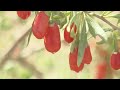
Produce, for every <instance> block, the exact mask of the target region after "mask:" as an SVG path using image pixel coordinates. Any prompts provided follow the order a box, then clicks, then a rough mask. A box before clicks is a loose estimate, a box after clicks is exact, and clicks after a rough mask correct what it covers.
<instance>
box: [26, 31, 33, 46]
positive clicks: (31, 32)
mask: <svg viewBox="0 0 120 90" xmlns="http://www.w3.org/2000/svg"><path fill="white" fill-rule="evenodd" d="M31 35H32V30H31V31H30V34H29V36H28V42H27V46H28V45H29V42H30V38H31Z"/></svg>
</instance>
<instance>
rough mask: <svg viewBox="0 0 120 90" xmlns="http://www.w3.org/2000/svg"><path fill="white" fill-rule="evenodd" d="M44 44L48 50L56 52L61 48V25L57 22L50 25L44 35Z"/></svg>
mask: <svg viewBox="0 0 120 90" xmlns="http://www.w3.org/2000/svg"><path fill="white" fill-rule="evenodd" d="M44 45H45V48H46V50H47V51H49V52H51V53H55V52H57V51H59V50H60V48H61V39H60V31H59V27H58V25H57V24H56V23H54V24H53V25H50V26H49V27H48V33H47V34H46V35H45V37H44Z"/></svg>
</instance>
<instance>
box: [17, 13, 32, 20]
mask: <svg viewBox="0 0 120 90" xmlns="http://www.w3.org/2000/svg"><path fill="white" fill-rule="evenodd" d="M17 15H18V16H19V17H20V18H21V19H23V20H25V19H27V18H28V17H29V16H30V15H31V11H17Z"/></svg>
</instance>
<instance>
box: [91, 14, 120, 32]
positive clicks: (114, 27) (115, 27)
mask: <svg viewBox="0 0 120 90" xmlns="http://www.w3.org/2000/svg"><path fill="white" fill-rule="evenodd" d="M93 16H95V17H97V18H99V19H101V20H102V21H104V22H105V23H107V24H108V25H110V26H111V27H112V28H113V29H114V30H120V28H119V27H117V26H115V25H113V24H112V23H111V22H109V21H108V20H107V19H105V18H104V17H103V16H99V15H97V14H95V13H94V14H93Z"/></svg>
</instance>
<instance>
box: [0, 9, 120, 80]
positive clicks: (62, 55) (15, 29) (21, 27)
mask: <svg viewBox="0 0 120 90" xmlns="http://www.w3.org/2000/svg"><path fill="white" fill-rule="evenodd" d="M115 13H119V12H115ZM34 17H35V14H34V13H32V14H31V16H30V17H29V18H28V19H27V20H21V19H20V18H19V17H18V16H17V14H16V11H0V79H11V78H12V79H37V78H44V79H95V77H96V72H97V71H96V69H97V65H98V64H99V63H100V62H102V61H106V62H107V63H108V68H107V76H106V78H119V77H120V75H119V74H120V73H119V70H118V71H115V70H113V69H111V68H110V67H109V62H108V61H109V60H105V58H104V57H102V56H100V54H99V53H98V51H96V50H98V48H99V49H101V50H103V52H102V51H101V52H102V53H104V52H105V50H106V48H107V45H106V44H103V45H99V46H97V45H96V44H95V41H96V40H98V39H96V40H95V39H93V38H91V39H90V40H89V43H90V46H91V47H92V49H91V51H92V56H93V60H92V62H91V64H90V65H85V66H84V69H83V70H82V71H81V72H79V73H76V72H74V71H71V70H70V67H69V53H70V44H67V43H66V42H65V41H64V38H63V30H61V32H60V33H61V42H62V45H61V49H60V51H58V52H57V53H55V54H52V53H49V52H48V51H47V50H46V49H45V47H44V40H43V39H41V40H38V39H36V38H35V37H34V36H33V35H32V36H31V39H30V42H29V45H28V46H27V41H28V36H27V37H26V38H23V39H22V42H20V43H19V44H18V45H17V47H16V48H15V50H14V51H13V52H12V53H11V54H10V55H8V56H5V55H6V53H7V52H8V51H9V50H10V49H11V47H12V46H13V45H14V44H15V42H16V41H17V40H18V39H19V38H20V37H22V36H23V35H24V33H26V32H27V30H28V29H29V28H30V27H31V25H32V22H33V20H34ZM109 20H110V21H111V22H112V23H116V19H115V20H114V19H109ZM98 21H99V20H98ZM99 22H100V24H101V26H102V25H104V24H105V23H103V22H102V23H101V21H99ZM104 27H109V26H108V25H107V24H106V25H104ZM4 57H7V60H6V59H4V61H2V60H3V58H4ZM1 62H2V63H1Z"/></svg>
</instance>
